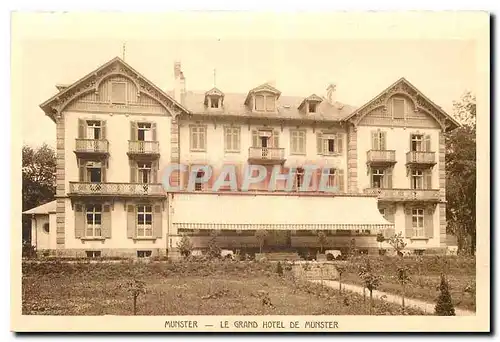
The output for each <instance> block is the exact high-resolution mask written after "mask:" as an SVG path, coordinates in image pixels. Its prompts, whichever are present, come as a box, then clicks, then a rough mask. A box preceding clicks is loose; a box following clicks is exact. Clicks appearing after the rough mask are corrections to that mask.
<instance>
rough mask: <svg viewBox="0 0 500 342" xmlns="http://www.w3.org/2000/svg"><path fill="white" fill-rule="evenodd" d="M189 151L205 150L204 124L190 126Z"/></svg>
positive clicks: (205, 133) (205, 131) (205, 132)
mask: <svg viewBox="0 0 500 342" xmlns="http://www.w3.org/2000/svg"><path fill="white" fill-rule="evenodd" d="M190 129H191V132H190V136H191V139H190V140H191V151H205V150H206V145H207V128H206V127H205V126H191V127H190Z"/></svg>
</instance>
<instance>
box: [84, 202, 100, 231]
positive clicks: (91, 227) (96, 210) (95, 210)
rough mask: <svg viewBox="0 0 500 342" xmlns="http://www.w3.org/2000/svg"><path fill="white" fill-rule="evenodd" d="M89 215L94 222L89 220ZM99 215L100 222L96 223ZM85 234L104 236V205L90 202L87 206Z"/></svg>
mask: <svg viewBox="0 0 500 342" xmlns="http://www.w3.org/2000/svg"><path fill="white" fill-rule="evenodd" d="M90 209H91V210H90ZM89 215H91V217H92V222H89ZM97 217H99V221H100V223H96V218H97ZM85 236H86V237H101V236H102V205H100V204H90V205H86V206H85Z"/></svg>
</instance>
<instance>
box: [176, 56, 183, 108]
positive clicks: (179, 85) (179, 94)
mask: <svg viewBox="0 0 500 342" xmlns="http://www.w3.org/2000/svg"><path fill="white" fill-rule="evenodd" d="M185 98H186V78H185V77H184V74H183V72H182V70H181V62H178V61H176V62H174V99H175V101H177V102H179V103H180V104H182V105H184V102H185Z"/></svg>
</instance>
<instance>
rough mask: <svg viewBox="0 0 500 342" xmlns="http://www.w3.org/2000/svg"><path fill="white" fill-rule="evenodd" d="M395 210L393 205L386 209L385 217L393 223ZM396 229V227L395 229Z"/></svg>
mask: <svg viewBox="0 0 500 342" xmlns="http://www.w3.org/2000/svg"><path fill="white" fill-rule="evenodd" d="M394 211H395V208H392V207H388V208H386V209H385V219H386V220H387V221H389V222H391V223H394V214H395V213H394ZM393 231H394V229H393Z"/></svg>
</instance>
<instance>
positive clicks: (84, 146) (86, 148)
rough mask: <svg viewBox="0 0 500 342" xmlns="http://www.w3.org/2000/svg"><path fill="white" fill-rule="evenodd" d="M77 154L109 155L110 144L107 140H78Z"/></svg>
mask: <svg viewBox="0 0 500 342" xmlns="http://www.w3.org/2000/svg"><path fill="white" fill-rule="evenodd" d="M75 152H77V153H108V152H109V142H108V141H107V140H106V139H76V146H75Z"/></svg>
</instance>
